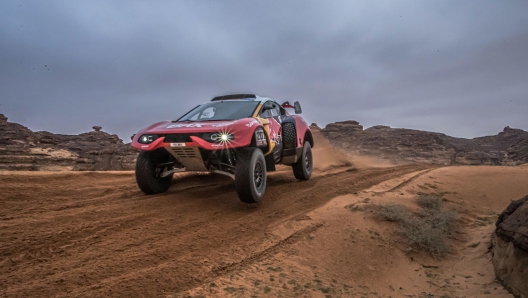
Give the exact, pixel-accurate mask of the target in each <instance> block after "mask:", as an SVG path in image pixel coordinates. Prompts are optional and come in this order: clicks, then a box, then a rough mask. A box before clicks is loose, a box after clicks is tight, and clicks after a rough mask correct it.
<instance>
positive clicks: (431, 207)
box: [377, 195, 459, 257]
mask: <svg viewBox="0 0 528 298" xmlns="http://www.w3.org/2000/svg"><path fill="white" fill-rule="evenodd" d="M416 201H417V203H418V206H419V208H418V210H417V211H416V212H411V211H409V210H408V209H407V208H405V207H404V206H403V205H399V204H385V205H380V206H378V208H377V209H378V210H377V214H378V216H379V217H381V218H382V219H383V220H387V221H391V222H396V223H397V224H398V226H399V228H400V232H401V233H402V234H403V236H404V237H405V238H406V239H407V240H408V242H409V246H411V247H415V248H418V249H421V250H424V251H427V252H429V253H430V254H431V255H433V256H434V257H441V256H443V255H444V254H445V253H447V252H448V251H449V243H448V238H449V237H450V236H452V234H453V232H454V230H455V229H456V222H457V221H458V218H459V217H458V214H457V213H456V212H454V211H452V210H449V209H446V208H445V207H444V204H443V202H442V198H440V197H436V196H431V195H420V196H419V197H418V198H417V200H416Z"/></svg>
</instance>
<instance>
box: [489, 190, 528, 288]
mask: <svg viewBox="0 0 528 298" xmlns="http://www.w3.org/2000/svg"><path fill="white" fill-rule="evenodd" d="M496 227H497V228H496V230H495V233H494V234H493V237H492V243H493V250H492V251H493V258H492V260H493V266H494V267H495V274H496V275H497V278H498V279H499V280H500V281H501V282H502V283H503V284H504V286H505V287H506V288H507V289H508V290H509V291H510V292H512V293H513V294H514V295H515V296H516V297H522V298H528V196H525V197H524V198H522V199H520V200H517V201H514V202H512V203H511V204H510V206H508V208H507V209H506V210H504V212H502V214H501V215H500V216H499V219H498V220H497V223H496Z"/></svg>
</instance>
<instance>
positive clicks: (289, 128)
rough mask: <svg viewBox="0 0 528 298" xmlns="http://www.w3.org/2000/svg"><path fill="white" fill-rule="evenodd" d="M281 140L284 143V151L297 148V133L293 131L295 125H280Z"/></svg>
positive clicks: (289, 123)
mask: <svg viewBox="0 0 528 298" xmlns="http://www.w3.org/2000/svg"><path fill="white" fill-rule="evenodd" d="M282 139H283V142H284V149H292V148H295V147H297V131H296V129H295V124H293V123H292V122H285V123H283V124H282Z"/></svg>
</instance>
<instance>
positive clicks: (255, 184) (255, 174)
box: [235, 148, 267, 203]
mask: <svg viewBox="0 0 528 298" xmlns="http://www.w3.org/2000/svg"><path fill="white" fill-rule="evenodd" d="M266 178H267V177H266V161H265V159H264V154H262V150H260V149H259V148H244V149H241V150H239V152H238V156H237V165H236V169H235V186H236V190H237V193H238V197H239V199H240V200H241V201H242V202H244V203H258V202H260V201H261V200H262V197H264V192H265V191H266V182H267V181H266V180H267V179H266Z"/></svg>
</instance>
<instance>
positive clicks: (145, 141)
mask: <svg viewBox="0 0 528 298" xmlns="http://www.w3.org/2000/svg"><path fill="white" fill-rule="evenodd" d="M157 138H159V136H158V135H142V136H141V137H139V139H138V142H140V143H141V144H150V143H152V142H154V141H155V140H156V139H157Z"/></svg>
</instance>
